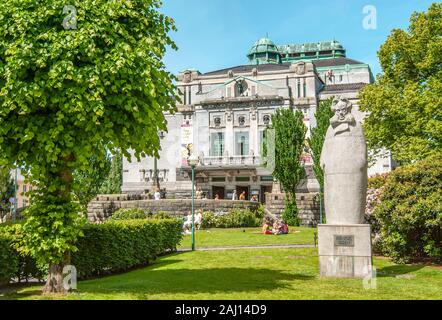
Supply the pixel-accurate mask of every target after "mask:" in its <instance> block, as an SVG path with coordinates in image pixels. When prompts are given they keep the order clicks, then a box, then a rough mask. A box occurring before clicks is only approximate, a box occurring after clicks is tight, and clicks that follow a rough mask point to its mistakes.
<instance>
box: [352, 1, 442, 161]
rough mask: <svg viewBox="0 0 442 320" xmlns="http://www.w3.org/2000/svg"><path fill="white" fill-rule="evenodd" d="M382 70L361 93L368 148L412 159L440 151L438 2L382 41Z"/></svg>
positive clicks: (441, 31) (441, 23)
mask: <svg viewBox="0 0 442 320" xmlns="http://www.w3.org/2000/svg"><path fill="white" fill-rule="evenodd" d="M378 57H379V60H380V64H381V67H382V73H381V74H380V75H379V76H378V77H377V79H376V82H375V83H374V84H371V85H368V86H366V87H365V88H364V89H363V90H362V92H361V94H360V98H361V100H360V110H362V111H365V112H367V113H368V115H367V117H366V118H365V120H364V127H365V133H366V136H367V142H368V146H369V148H370V149H372V150H375V151H379V150H382V149H384V148H386V149H389V150H391V151H392V153H393V156H394V158H395V159H397V160H399V161H402V162H411V161H414V160H418V159H422V158H425V157H426V156H428V155H430V154H432V153H440V152H441V150H442V3H440V2H436V3H433V4H432V5H431V6H430V8H429V9H428V11H426V12H421V13H418V12H415V13H413V15H412V16H411V19H410V26H409V28H408V30H407V31H406V30H401V29H394V30H393V31H392V32H391V34H390V36H389V37H388V39H387V40H386V42H385V43H384V44H383V45H382V46H381V48H380V50H379V52H378Z"/></svg>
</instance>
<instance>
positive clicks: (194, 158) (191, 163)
mask: <svg viewBox="0 0 442 320" xmlns="http://www.w3.org/2000/svg"><path fill="white" fill-rule="evenodd" d="M187 163H188V164H189V166H190V167H191V168H192V251H194V250H195V167H196V165H197V164H198V157H197V156H195V155H194V154H192V155H191V156H190V157H189V158H187Z"/></svg>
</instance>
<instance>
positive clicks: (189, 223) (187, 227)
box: [183, 213, 192, 234]
mask: <svg viewBox="0 0 442 320" xmlns="http://www.w3.org/2000/svg"><path fill="white" fill-rule="evenodd" d="M191 228H192V214H191V213H189V214H188V215H187V219H186V220H185V221H184V223H183V231H184V234H190V233H191V232H190V229H191Z"/></svg>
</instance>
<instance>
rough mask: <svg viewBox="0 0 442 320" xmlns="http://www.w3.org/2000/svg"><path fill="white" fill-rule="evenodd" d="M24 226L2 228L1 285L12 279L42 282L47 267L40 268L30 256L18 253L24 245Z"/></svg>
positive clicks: (0, 241) (0, 252)
mask: <svg viewBox="0 0 442 320" xmlns="http://www.w3.org/2000/svg"><path fill="white" fill-rule="evenodd" d="M21 227H22V224H19V223H18V224H7V225H6V224H5V225H3V226H2V227H1V228H0V285H3V284H6V283H8V282H9V281H10V280H11V279H16V280H18V281H19V282H20V281H22V280H25V281H26V282H27V281H28V280H29V279H31V278H33V279H38V280H42V279H43V278H44V277H45V275H46V273H47V267H46V266H38V265H37V263H36V261H35V260H34V259H32V258H31V257H30V256H27V255H25V254H23V253H20V252H18V250H17V249H18V248H19V247H20V246H21V245H22V231H21V230H22V229H21Z"/></svg>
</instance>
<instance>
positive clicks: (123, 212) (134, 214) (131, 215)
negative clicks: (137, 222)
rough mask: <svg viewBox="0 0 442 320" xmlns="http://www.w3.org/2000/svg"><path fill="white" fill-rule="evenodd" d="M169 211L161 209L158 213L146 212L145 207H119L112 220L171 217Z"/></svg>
mask: <svg viewBox="0 0 442 320" xmlns="http://www.w3.org/2000/svg"><path fill="white" fill-rule="evenodd" d="M171 218H172V217H171V216H170V215H169V214H168V213H167V212H163V211H160V212H158V213H151V212H146V211H144V210H143V209H139V208H134V209H119V210H117V211H115V212H114V213H113V214H112V216H111V217H110V220H133V219H171Z"/></svg>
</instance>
